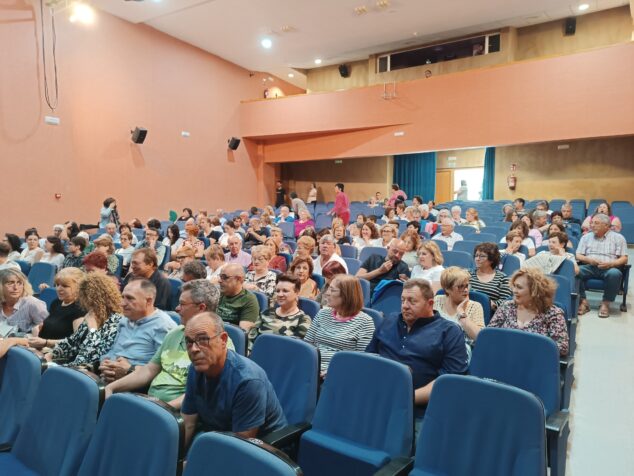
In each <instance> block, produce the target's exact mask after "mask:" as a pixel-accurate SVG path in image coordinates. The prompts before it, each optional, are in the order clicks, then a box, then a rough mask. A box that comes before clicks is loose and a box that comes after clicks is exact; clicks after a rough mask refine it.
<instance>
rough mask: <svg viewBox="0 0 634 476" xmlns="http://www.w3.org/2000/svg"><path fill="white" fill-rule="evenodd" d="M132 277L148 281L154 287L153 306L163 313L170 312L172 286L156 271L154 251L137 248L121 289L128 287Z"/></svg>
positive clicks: (156, 264)
mask: <svg viewBox="0 0 634 476" xmlns="http://www.w3.org/2000/svg"><path fill="white" fill-rule="evenodd" d="M132 277H135V278H145V279H148V280H150V281H151V282H152V284H154V286H156V298H155V299H154V306H155V307H157V308H159V309H161V310H164V311H169V310H170V294H171V292H172V286H171V285H170V282H169V280H168V279H167V278H166V277H165V276H163V274H162V273H161V272H160V271H159V270H158V261H157V257H156V251H154V250H153V249H152V248H139V249H138V250H136V251H134V252H133V253H132V258H131V260H130V273H129V274H128V275H127V276H126V277H125V278H124V279H123V283H122V284H121V289H124V288H125V287H126V286H127V285H128V281H129V280H130V279H131V278H132Z"/></svg>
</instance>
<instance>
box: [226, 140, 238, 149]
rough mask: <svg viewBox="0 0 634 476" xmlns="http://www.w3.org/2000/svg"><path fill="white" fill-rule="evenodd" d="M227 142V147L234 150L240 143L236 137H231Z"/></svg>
mask: <svg viewBox="0 0 634 476" xmlns="http://www.w3.org/2000/svg"><path fill="white" fill-rule="evenodd" d="M227 142H228V143H229V148H230V149H231V150H236V149H237V148H238V146H239V145H240V139H238V138H237V137H232V138H231V139H229V140H228V141H227Z"/></svg>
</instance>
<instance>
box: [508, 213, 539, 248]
mask: <svg viewBox="0 0 634 476" xmlns="http://www.w3.org/2000/svg"><path fill="white" fill-rule="evenodd" d="M527 221H528V222H529V223H532V222H531V221H530V218H528V220H527ZM514 230H517V231H519V233H520V235H521V237H522V245H524V246H526V249H528V256H529V257H531V256H535V242H534V241H533V240H532V239H530V238H529V231H530V228H529V225H528V224H527V223H526V222H524V221H522V219H521V218H520V219H519V220H515V221H514V222H513V223H511V226H510V228H509V231H514ZM533 231H534V232H535V231H537V230H533ZM537 233H539V232H537ZM505 240H506V237H503V238H502V239H501V240H500V243H504V241H505Z"/></svg>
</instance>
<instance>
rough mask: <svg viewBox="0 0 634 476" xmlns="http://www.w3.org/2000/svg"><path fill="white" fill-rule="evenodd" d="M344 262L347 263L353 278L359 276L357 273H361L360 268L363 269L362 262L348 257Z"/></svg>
mask: <svg viewBox="0 0 634 476" xmlns="http://www.w3.org/2000/svg"><path fill="white" fill-rule="evenodd" d="M343 260H344V261H345V262H346V266H347V267H348V274H350V275H352V276H354V275H355V274H357V271H359V268H360V267H361V261H359V260H358V259H356V258H346V257H344V258H343Z"/></svg>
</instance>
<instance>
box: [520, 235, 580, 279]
mask: <svg viewBox="0 0 634 476" xmlns="http://www.w3.org/2000/svg"><path fill="white" fill-rule="evenodd" d="M567 242H568V235H567V234H566V233H563V232H553V233H552V235H550V237H549V238H548V251H541V252H539V253H537V254H536V255H535V256H533V257H532V258H530V259H528V260H527V261H526V263H524V267H525V268H537V269H539V270H540V271H542V272H543V273H545V274H551V273H554V272H555V271H557V269H558V268H559V266H561V263H563V262H564V260H569V261H570V262H571V263H572V265H573V267H574V269H575V274H579V265H578V264H577V260H576V258H575V255H573V254H572V253H569V252H567V251H566V243H567Z"/></svg>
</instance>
